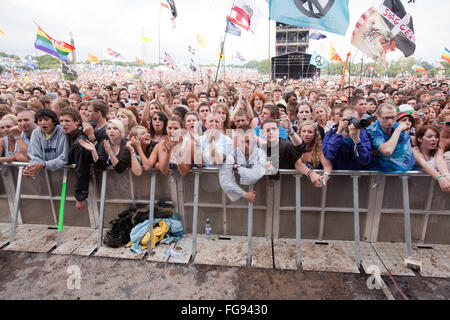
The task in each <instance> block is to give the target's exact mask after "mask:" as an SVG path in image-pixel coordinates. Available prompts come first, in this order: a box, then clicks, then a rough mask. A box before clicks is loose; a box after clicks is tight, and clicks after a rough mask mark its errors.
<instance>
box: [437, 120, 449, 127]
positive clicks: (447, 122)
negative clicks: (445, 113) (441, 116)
mask: <svg viewBox="0 0 450 320" xmlns="http://www.w3.org/2000/svg"><path fill="white" fill-rule="evenodd" d="M439 123H440V124H445V126H447V127H450V121H445V122H439Z"/></svg>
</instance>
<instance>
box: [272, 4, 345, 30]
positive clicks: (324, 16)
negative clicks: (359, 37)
mask: <svg viewBox="0 0 450 320" xmlns="http://www.w3.org/2000/svg"><path fill="white" fill-rule="evenodd" d="M269 18H270V19H271V20H274V21H278V22H282V23H285V24H288V25H293V26H299V27H304V28H313V29H319V30H323V31H327V32H330V33H337V34H340V35H343V36H345V33H346V32H347V29H348V24H349V22H350V14H349V10H348V0H322V1H318V0H270V1H269Z"/></svg>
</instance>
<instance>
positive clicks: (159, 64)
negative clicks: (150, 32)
mask: <svg viewBox="0 0 450 320" xmlns="http://www.w3.org/2000/svg"><path fill="white" fill-rule="evenodd" d="M160 66H161V4H160V5H159V19H158V67H160ZM159 82H162V80H161V68H160V69H159Z"/></svg>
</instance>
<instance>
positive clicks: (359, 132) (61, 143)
mask: <svg viewBox="0 0 450 320" xmlns="http://www.w3.org/2000/svg"><path fill="white" fill-rule="evenodd" d="M448 93H449V92H448V83H447V82H446V81H445V80H440V81H437V80H422V79H406V80H402V79H400V80H399V79H397V80H393V79H390V80H382V79H377V80H375V81H372V82H366V83H363V84H359V85H356V86H353V85H347V86H345V87H344V88H339V86H338V85H337V84H336V83H335V82H334V81H331V80H317V81H300V80H281V81H268V82H265V81H258V80H255V81H228V80H227V81H224V80H220V81H218V82H216V83H206V82H203V81H202V80H200V81H198V80H194V81H192V80H191V81H184V82H170V83H162V82H158V81H152V82H146V83H145V82H143V81H123V82H118V81H115V80H114V79H110V80H105V79H102V80H101V81H97V82H95V81H92V82H89V83H86V82H83V83H77V82H76V81H74V82H49V83H46V82H45V81H44V79H43V78H42V81H40V82H35V83H34V85H30V83H29V82H23V83H22V82H20V81H15V80H0V133H1V138H0V156H1V157H0V162H13V161H18V162H28V163H29V164H28V165H27V166H26V167H25V169H24V171H23V175H24V176H26V177H34V176H35V175H36V174H37V173H38V172H40V171H41V170H43V169H45V170H58V169H60V168H62V167H63V166H64V165H67V164H75V172H76V176H77V182H76V184H75V198H76V200H77V201H76V207H77V209H80V210H81V209H84V208H86V199H87V197H88V193H89V179H90V174H91V167H92V166H94V167H95V168H96V169H97V170H105V169H106V168H108V167H112V168H114V170H115V171H116V172H118V173H121V172H124V171H125V170H127V169H129V170H131V171H132V172H133V174H134V175H137V176H139V175H141V174H142V172H143V171H148V170H152V169H155V170H158V171H160V172H161V173H162V174H167V173H168V172H169V170H176V171H178V172H179V173H180V174H181V175H186V174H187V173H188V172H189V170H191V168H192V167H194V166H195V167H209V168H218V169H219V180H220V184H221V186H222V188H223V190H224V192H225V193H226V194H227V196H228V197H229V198H230V199H231V200H232V201H236V200H238V199H240V198H244V199H246V200H248V201H255V198H256V193H255V191H245V190H244V189H243V188H242V186H241V185H250V184H253V183H255V182H256V181H257V180H258V179H260V178H261V177H262V176H264V175H270V178H271V179H278V178H279V170H280V169H295V170H298V171H299V172H301V173H302V174H304V175H305V176H306V177H308V179H309V180H310V181H311V183H312V184H313V185H314V186H315V187H317V188H322V187H324V186H326V185H327V182H328V181H329V179H330V178H331V175H332V170H376V171H382V172H405V171H410V170H423V171H425V172H426V173H427V174H429V175H430V176H432V177H433V178H434V179H436V180H437V182H438V184H439V187H440V188H441V190H442V191H444V192H450V173H449V167H450V99H449V94H448ZM316 170H320V171H316ZM236 175H238V176H239V178H240V180H239V183H238V182H237V180H236Z"/></svg>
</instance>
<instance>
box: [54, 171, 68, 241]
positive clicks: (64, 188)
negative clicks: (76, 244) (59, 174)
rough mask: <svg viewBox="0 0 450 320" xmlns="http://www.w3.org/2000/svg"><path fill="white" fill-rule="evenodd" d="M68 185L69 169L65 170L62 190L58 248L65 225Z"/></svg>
mask: <svg viewBox="0 0 450 320" xmlns="http://www.w3.org/2000/svg"><path fill="white" fill-rule="evenodd" d="M66 185H67V168H64V175H63V183H62V190H61V202H60V205H59V219H58V236H57V238H56V247H57V248H58V247H59V245H60V244H61V236H62V229H63V225H64V204H65V202H66Z"/></svg>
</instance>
